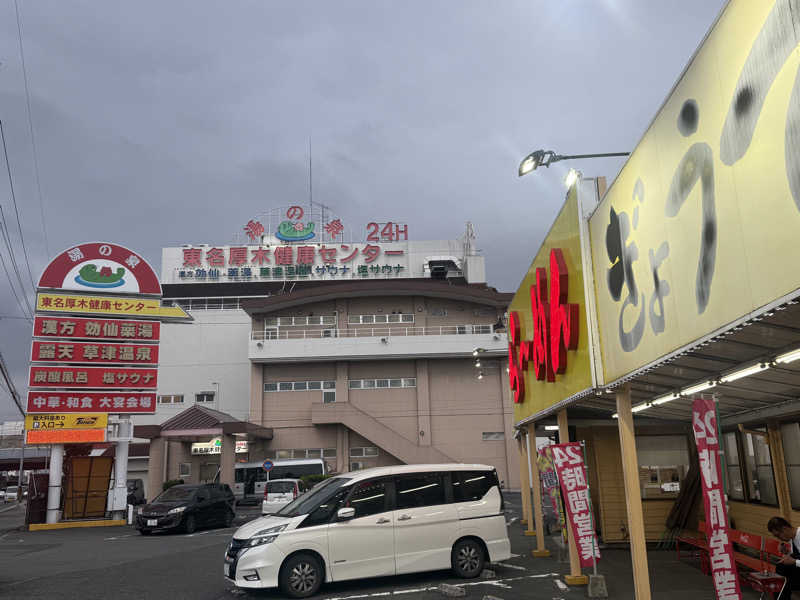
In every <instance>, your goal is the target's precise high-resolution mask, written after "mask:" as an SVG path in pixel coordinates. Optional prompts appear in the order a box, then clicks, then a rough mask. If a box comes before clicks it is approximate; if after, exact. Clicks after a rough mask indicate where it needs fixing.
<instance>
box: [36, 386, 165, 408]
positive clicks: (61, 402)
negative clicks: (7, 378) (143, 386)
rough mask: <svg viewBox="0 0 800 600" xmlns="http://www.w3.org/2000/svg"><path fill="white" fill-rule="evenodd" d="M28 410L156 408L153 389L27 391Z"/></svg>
mask: <svg viewBox="0 0 800 600" xmlns="http://www.w3.org/2000/svg"><path fill="white" fill-rule="evenodd" d="M26 412H28V413H51V412H58V413H97V412H107V413H116V414H128V413H131V414H133V413H138V414H152V413H154V412H156V395H155V393H153V392H82V391H72V392H60V391H59V392H51V391H49V390H43V391H35V392H28V410H27V411H26Z"/></svg>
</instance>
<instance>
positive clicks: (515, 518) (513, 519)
mask: <svg viewBox="0 0 800 600" xmlns="http://www.w3.org/2000/svg"><path fill="white" fill-rule="evenodd" d="M516 520H517V517H512V518H511V519H509V520H508V521H506V525H511V524H512V523H513V522H514V521H516Z"/></svg>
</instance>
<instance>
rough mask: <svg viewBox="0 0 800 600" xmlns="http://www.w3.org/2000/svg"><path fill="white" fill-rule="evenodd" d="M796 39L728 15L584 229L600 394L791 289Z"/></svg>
mask: <svg viewBox="0 0 800 600" xmlns="http://www.w3.org/2000/svg"><path fill="white" fill-rule="evenodd" d="M798 28H800V14H797V13H792V11H791V10H790V2H789V1H788V0H778V1H776V2H773V1H764V2H753V1H751V0H732V1H731V2H729V3H728V5H727V6H726V8H725V9H724V11H723V12H722V14H721V15H720V17H719V19H718V21H717V22H716V24H715V25H714V27H713V28H712V30H711V31H710V32H709V34H708V36H707V38H706V40H705V42H704V43H703V45H702V46H701V47H700V49H699V50H698V51H697V53H696V54H695V56H694V57H693V59H692V61H691V62H690V64H689V65H688V67H687V68H686V70H685V71H684V73H683V75H682V76H681V78H680V79H679V81H678V83H677V84H676V86H675V88H674V89H673V91H672V93H671V94H670V96H669V97H668V98H667V100H666V102H665V103H664V105H663V106H662V107H661V109H660V110H659V112H658V114H657V115H656V118H655V119H654V121H653V122H652V124H651V125H650V127H649V128H648V130H647V131H646V133H645V135H644V137H643V138H642V140H641V142H640V143H639V145H638V146H637V147H636V149H635V151H634V152H633V154H632V155H631V157H630V159H629V160H628V162H627V163H626V164H625V166H624V167H623V169H622V171H621V172H620V174H619V176H618V177H617V179H616V180H615V181H614V183H613V185H612V186H611V187H610V188H609V190H608V193H607V194H606V195H605V196H604V198H603V200H602V202H601V203H600V205H599V206H598V208H597V210H596V211H595V212H594V214H593V215H592V216H591V219H590V223H589V227H590V237H591V247H592V262H593V270H594V281H595V293H596V298H597V312H598V323H599V330H600V340H601V350H602V358H603V369H604V378H605V382H606V383H611V382H613V381H614V380H616V379H618V378H620V377H622V376H624V375H626V374H629V373H631V372H633V371H635V370H637V369H638V368H641V367H643V366H646V365H649V364H651V363H653V362H654V361H657V360H658V359H659V358H661V357H664V356H665V355H668V354H670V353H671V352H673V351H675V350H678V349H679V348H682V347H684V346H686V345H687V344H690V343H692V342H693V341H695V340H697V339H699V338H701V337H703V336H705V335H708V334H711V333H713V332H716V331H718V330H720V329H722V328H724V327H725V326H726V325H729V324H730V323H732V322H734V321H736V320H737V319H739V318H741V317H743V316H745V315H749V314H750V313H752V312H753V311H758V310H759V309H762V308H763V307H765V305H768V304H769V303H771V302H773V301H775V300H777V299H779V298H783V297H785V296H787V295H789V294H792V293H794V292H795V291H797V290H798V288H800V272H798V270H797V269H796V268H795V265H797V264H798V261H800V244H798V243H797V239H798V235H797V234H798V232H800V153H798V152H799V151H800V79H798V67H799V66H800V52H799V51H798V48H797V44H798V35H797V33H796V32H797V31H798ZM623 93H624V91H620V94H623Z"/></svg>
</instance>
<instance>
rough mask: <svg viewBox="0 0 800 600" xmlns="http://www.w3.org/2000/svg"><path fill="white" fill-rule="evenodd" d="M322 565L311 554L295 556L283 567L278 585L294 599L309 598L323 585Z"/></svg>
mask: <svg viewBox="0 0 800 600" xmlns="http://www.w3.org/2000/svg"><path fill="white" fill-rule="evenodd" d="M322 579H323V573H322V565H321V564H320V562H319V560H317V559H316V557H314V556H312V555H311V554H295V555H294V556H292V557H291V558H289V560H287V561H286V562H285V563H283V567H281V573H280V576H279V578H278V584H279V586H280V588H281V591H282V592H283V593H284V594H286V595H287V596H290V597H292V598H308V597H309V596H313V595H314V594H316V593H317V591H318V590H319V588H320V586H321V585H322Z"/></svg>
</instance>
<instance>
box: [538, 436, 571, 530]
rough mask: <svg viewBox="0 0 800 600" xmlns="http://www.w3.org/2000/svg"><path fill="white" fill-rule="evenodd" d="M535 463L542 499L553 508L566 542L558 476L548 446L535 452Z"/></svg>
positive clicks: (550, 449)
mask: <svg viewBox="0 0 800 600" xmlns="http://www.w3.org/2000/svg"><path fill="white" fill-rule="evenodd" d="M536 463H537V465H538V466H539V477H540V478H541V483H542V492H543V494H542V495H543V497H544V498H546V499H547V500H546V501H547V502H549V503H550V506H552V507H553V514H556V515H558V523H559V525H560V526H561V535H562V536H563V537H564V539H565V540H566V534H567V530H566V529H565V527H564V526H565V525H566V519H565V518H564V506H563V504H562V502H561V493H560V492H559V489H558V475H556V469H555V465H554V464H553V450H552V448H551V447H550V446H545V447H544V448H540V449H539V450H538V452H537V456H536Z"/></svg>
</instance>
